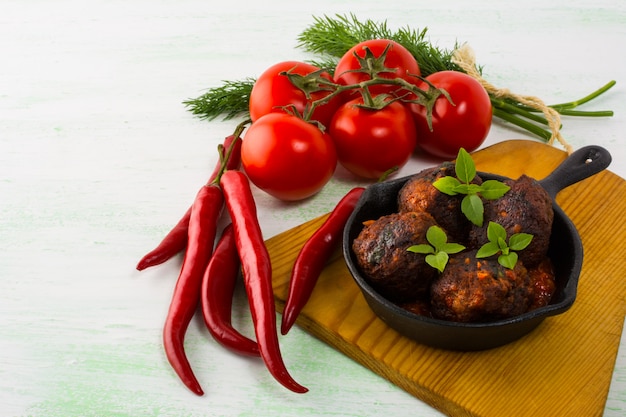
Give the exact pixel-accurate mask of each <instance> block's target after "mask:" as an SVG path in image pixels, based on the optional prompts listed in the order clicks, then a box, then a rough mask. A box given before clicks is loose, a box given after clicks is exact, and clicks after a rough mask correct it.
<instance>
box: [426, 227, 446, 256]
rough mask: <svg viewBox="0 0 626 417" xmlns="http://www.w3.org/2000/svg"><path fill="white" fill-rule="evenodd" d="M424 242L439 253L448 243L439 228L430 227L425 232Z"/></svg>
mask: <svg viewBox="0 0 626 417" xmlns="http://www.w3.org/2000/svg"><path fill="white" fill-rule="evenodd" d="M426 240H428V242H429V243H430V244H431V245H433V246H434V247H435V249H436V250H437V251H439V250H441V249H440V248H441V247H442V246H443V245H445V244H446V242H447V241H448V236H446V232H444V231H443V229H442V228H441V227H439V226H430V227H429V228H428V230H427V231H426Z"/></svg>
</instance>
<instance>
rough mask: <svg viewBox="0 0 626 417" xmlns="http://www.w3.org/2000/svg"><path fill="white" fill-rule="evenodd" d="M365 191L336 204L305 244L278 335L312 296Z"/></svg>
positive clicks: (354, 191) (357, 190)
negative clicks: (349, 218)
mask: <svg viewBox="0 0 626 417" xmlns="http://www.w3.org/2000/svg"><path fill="white" fill-rule="evenodd" d="M364 190H365V188H363V187H356V188H353V189H352V190H350V191H349V192H348V193H347V194H346V195H345V196H344V197H343V198H342V199H341V200H340V201H339V203H337V205H336V206H335V208H334V209H333V211H332V212H331V213H330V215H329V216H328V218H327V219H326V220H325V221H324V223H323V224H322V225H321V226H320V228H319V229H317V230H316V231H315V233H313V234H312V235H311V237H310V238H309V239H308V240H307V241H306V242H305V243H304V246H302V249H301V250H300V253H299V254H298V257H297V258H296V261H295V263H294V266H293V270H292V271H291V278H290V281H289V294H288V295H287V301H286V302H285V309H284V310H283V317H282V322H281V327H280V331H281V333H282V334H284V335H285V334H287V332H288V331H289V329H291V326H293V324H294V323H295V321H296V318H297V317H298V315H299V314H300V311H302V308H303V307H304V305H305V304H306V303H307V301H308V300H309V298H310V297H311V293H312V292H313V288H314V287H315V284H316V283H317V280H318V278H319V276H320V274H321V273H322V270H323V269H324V266H325V265H326V263H327V262H328V260H329V259H330V256H331V255H332V254H333V252H334V251H335V249H336V248H337V245H338V244H339V242H341V236H342V233H343V229H344V226H345V225H346V222H347V221H348V217H350V214H352V212H353V211H354V207H355V206H356V203H357V201H359V198H360V197H361V194H363V191H364Z"/></svg>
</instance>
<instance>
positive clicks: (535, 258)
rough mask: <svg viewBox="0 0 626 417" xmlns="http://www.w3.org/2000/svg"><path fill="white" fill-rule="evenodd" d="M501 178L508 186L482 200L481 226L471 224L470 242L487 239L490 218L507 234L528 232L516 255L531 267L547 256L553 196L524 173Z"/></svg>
mask: <svg viewBox="0 0 626 417" xmlns="http://www.w3.org/2000/svg"><path fill="white" fill-rule="evenodd" d="M504 182H505V183H506V184H507V185H509V186H510V187H511V189H510V190H509V191H508V192H507V193H506V194H505V195H504V196H503V197H501V198H499V199H497V200H488V201H486V202H485V215H484V222H483V226H482V227H477V226H473V227H472V230H471V231H470V242H469V245H470V246H473V247H477V248H478V247H480V246H482V245H483V244H485V243H487V242H488V239H487V226H488V225H489V221H492V222H495V223H498V224H500V225H502V226H503V227H504V229H505V230H506V232H507V236H509V237H510V236H511V235H512V234H515V233H520V232H521V233H529V234H531V235H533V239H532V241H531V243H530V245H528V247H526V249H524V250H522V251H520V252H518V255H519V259H520V261H521V262H523V263H524V265H526V267H527V268H534V267H535V266H537V265H538V264H539V263H540V262H541V261H542V260H543V259H544V258H545V257H546V254H547V252H548V246H549V245H550V231H551V230H552V221H553V219H554V211H553V209H552V199H551V198H550V196H549V195H548V193H547V192H546V190H545V189H544V188H543V187H542V186H541V185H540V184H539V183H538V182H537V181H536V180H534V179H533V178H531V177H528V176H526V175H522V176H521V177H519V178H518V179H517V180H510V179H509V180H505V181H504Z"/></svg>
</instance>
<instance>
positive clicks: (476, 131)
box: [410, 71, 492, 158]
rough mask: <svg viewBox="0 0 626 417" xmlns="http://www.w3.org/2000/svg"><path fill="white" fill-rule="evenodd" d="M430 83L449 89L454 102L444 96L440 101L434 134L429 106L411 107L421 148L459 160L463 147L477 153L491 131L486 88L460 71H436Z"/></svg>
mask: <svg viewBox="0 0 626 417" xmlns="http://www.w3.org/2000/svg"><path fill="white" fill-rule="evenodd" d="M426 80H428V81H430V82H431V83H432V84H433V85H434V86H435V87H438V88H440V89H443V90H446V91H447V92H448V94H449V95H450V98H451V100H452V103H451V102H450V100H448V99H447V98H446V97H445V96H443V95H442V96H440V97H439V98H437V100H436V101H435V105H434V107H433V112H432V131H431V130H430V128H429V127H428V122H427V118H426V117H427V115H426V109H425V107H424V106H421V105H418V104H411V106H410V108H411V111H412V112H413V115H414V117H415V126H416V128H417V137H418V139H417V146H418V148H421V149H422V150H424V151H425V152H427V153H429V154H431V155H434V156H437V157H440V158H455V157H456V156H457V154H458V152H459V149H460V148H465V150H466V151H468V152H471V151H473V150H476V149H477V148H478V147H479V146H480V145H482V143H483V142H484V141H485V138H486V137H487V134H488V133H489V130H490V128H491V121H492V107H491V100H490V98H489V94H488V93H487V91H486V90H485V88H484V87H483V86H482V85H480V83H479V82H478V81H477V80H475V79H474V78H472V77H470V76H469V75H467V74H465V73H462V72H458V71H440V72H435V73H433V74H431V75H429V76H428V77H426ZM453 103H454V104H453Z"/></svg>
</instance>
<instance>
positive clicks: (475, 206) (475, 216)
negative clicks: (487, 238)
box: [461, 194, 485, 227]
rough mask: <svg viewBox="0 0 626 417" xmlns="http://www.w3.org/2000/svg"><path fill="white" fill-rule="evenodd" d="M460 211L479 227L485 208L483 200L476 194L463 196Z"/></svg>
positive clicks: (481, 223)
mask: <svg viewBox="0 0 626 417" xmlns="http://www.w3.org/2000/svg"><path fill="white" fill-rule="evenodd" d="M461 212H463V214H464V215H465V217H467V219H468V220H469V221H471V222H472V223H473V224H475V225H476V226H479V227H480V226H482V225H483V214H484V212H485V208H484V206H483V201H482V200H481V199H480V197H478V196H477V195H476V194H473V195H466V196H465V197H463V200H461Z"/></svg>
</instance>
